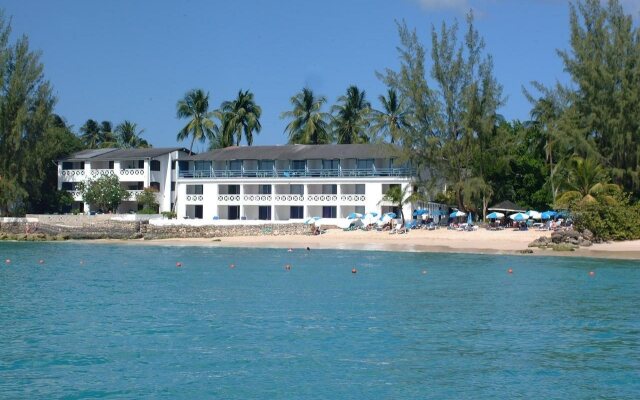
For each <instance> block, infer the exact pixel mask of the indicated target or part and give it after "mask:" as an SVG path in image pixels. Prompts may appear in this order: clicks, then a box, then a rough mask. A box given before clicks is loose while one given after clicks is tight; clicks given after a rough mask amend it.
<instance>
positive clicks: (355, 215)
mask: <svg viewBox="0 0 640 400" xmlns="http://www.w3.org/2000/svg"><path fill="white" fill-rule="evenodd" d="M356 218H362V214H360V213H357V212H352V213H351V214H349V215H347V219H356Z"/></svg>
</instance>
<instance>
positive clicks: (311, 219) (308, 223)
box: [304, 217, 320, 225]
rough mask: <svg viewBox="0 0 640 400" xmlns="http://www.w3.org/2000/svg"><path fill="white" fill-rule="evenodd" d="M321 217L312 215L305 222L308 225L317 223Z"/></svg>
mask: <svg viewBox="0 0 640 400" xmlns="http://www.w3.org/2000/svg"><path fill="white" fill-rule="evenodd" d="M319 219H320V217H311V218H307V220H306V221H304V223H305V224H306V225H311V224H315V223H316V222H317V221H318V220H319Z"/></svg>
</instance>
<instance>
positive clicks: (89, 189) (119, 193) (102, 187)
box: [78, 175, 129, 212]
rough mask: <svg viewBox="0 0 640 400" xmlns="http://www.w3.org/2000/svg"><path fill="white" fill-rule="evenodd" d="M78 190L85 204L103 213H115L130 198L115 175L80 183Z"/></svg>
mask: <svg viewBox="0 0 640 400" xmlns="http://www.w3.org/2000/svg"><path fill="white" fill-rule="evenodd" d="M78 190H80V192H81V193H82V199H83V200H84V202H85V203H89V204H91V205H94V206H96V207H97V208H98V209H100V210H102V211H114V212H115V211H116V210H117V209H118V206H119V205H120V203H122V202H123V201H124V200H126V199H128V198H129V192H128V191H127V189H125V188H123V187H121V186H120V180H119V179H118V177H117V176H115V175H103V176H101V177H100V178H98V179H96V180H91V181H87V182H80V183H79V184H78Z"/></svg>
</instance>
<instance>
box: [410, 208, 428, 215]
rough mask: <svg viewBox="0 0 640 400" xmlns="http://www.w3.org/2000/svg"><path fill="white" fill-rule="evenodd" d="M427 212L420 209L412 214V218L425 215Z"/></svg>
mask: <svg viewBox="0 0 640 400" xmlns="http://www.w3.org/2000/svg"><path fill="white" fill-rule="evenodd" d="M428 212H429V211H427V210H425V209H422V208H421V209H418V210H415V211H414V212H413V216H414V217H417V216H418V215H423V214H427V213H428Z"/></svg>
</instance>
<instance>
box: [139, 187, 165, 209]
mask: <svg viewBox="0 0 640 400" xmlns="http://www.w3.org/2000/svg"><path fill="white" fill-rule="evenodd" d="M157 193H158V191H157V190H155V189H154V188H151V187H147V188H144V190H142V192H140V193H138V195H137V196H136V201H137V202H138V206H141V207H142V209H140V211H138V214H157V213H158V208H159V207H160V204H158V200H157V199H156V195H157Z"/></svg>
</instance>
